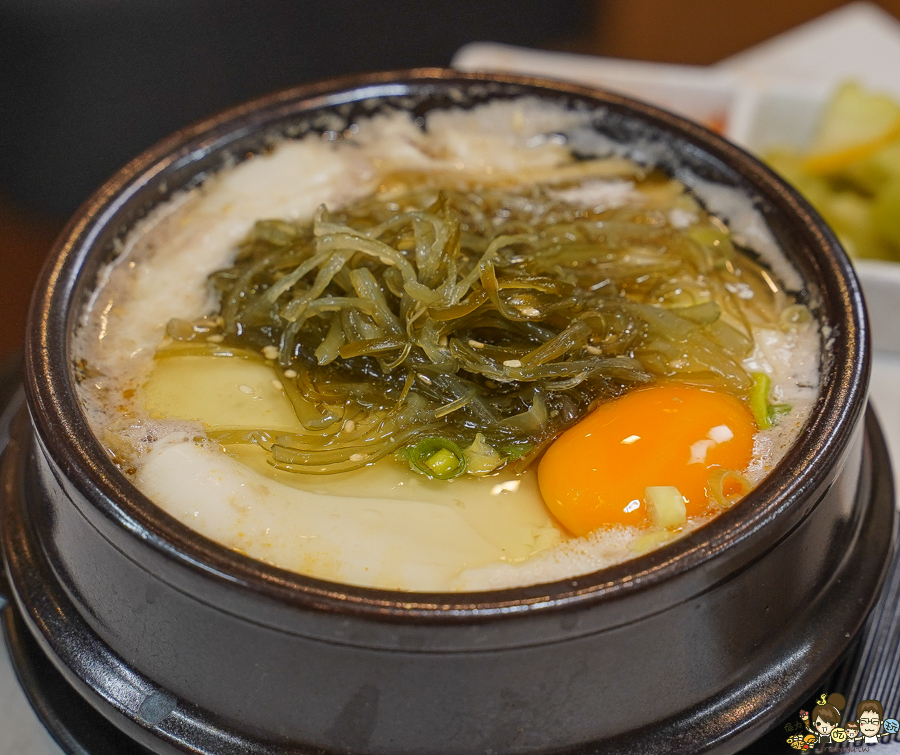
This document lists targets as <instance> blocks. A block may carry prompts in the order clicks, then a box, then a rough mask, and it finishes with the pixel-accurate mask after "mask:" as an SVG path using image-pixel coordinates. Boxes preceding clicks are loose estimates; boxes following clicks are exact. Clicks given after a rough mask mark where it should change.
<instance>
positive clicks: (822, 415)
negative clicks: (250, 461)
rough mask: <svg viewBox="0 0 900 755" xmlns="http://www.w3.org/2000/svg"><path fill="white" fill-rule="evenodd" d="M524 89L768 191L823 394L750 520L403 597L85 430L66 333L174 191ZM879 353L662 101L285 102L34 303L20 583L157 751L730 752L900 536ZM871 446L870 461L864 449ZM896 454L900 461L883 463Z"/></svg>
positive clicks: (824, 251) (422, 87)
mask: <svg viewBox="0 0 900 755" xmlns="http://www.w3.org/2000/svg"><path fill="white" fill-rule="evenodd" d="M520 95H529V96H532V97H539V98H542V99H545V100H547V101H549V102H554V103H561V104H564V105H566V106H568V107H577V108H584V109H587V110H588V111H590V112H592V113H593V114H594V119H595V127H596V129H597V131H599V132H600V133H602V134H605V135H606V136H608V137H610V138H612V139H613V140H615V141H617V142H621V143H625V144H637V143H638V142H640V143H641V145H643V146H642V149H643V150H644V154H646V153H647V149H648V145H655V146H652V149H651V150H650V151H652V153H653V154H654V155H655V158H654V159H655V162H656V163H657V164H658V165H659V167H661V168H662V169H663V170H666V171H669V172H675V171H676V170H680V169H689V170H691V171H693V172H694V173H695V174H696V175H698V176H700V177H702V178H705V179H707V180H710V181H715V182H718V183H721V184H724V185H727V186H733V187H736V188H738V189H740V190H741V191H743V192H745V193H746V194H747V195H749V196H751V197H752V198H753V201H754V202H755V204H756V206H757V208H758V209H759V211H760V212H761V213H762V215H763V216H764V217H765V219H766V220H767V222H768V223H769V225H770V227H771V229H772V232H773V234H774V235H775V237H776V239H777V240H778V241H779V242H780V244H781V246H782V247H783V248H784V249H785V250H786V253H787V255H788V256H789V258H790V260H791V261H792V262H793V264H794V265H795V267H796V268H797V269H798V270H799V271H800V273H801V275H802V276H803V278H804V280H805V282H806V283H805V287H804V289H803V290H802V291H800V292H799V296H800V298H801V300H803V301H806V302H808V303H809V304H810V305H811V307H812V308H813V311H814V313H815V315H816V317H817V318H818V320H819V323H820V325H821V326H822V328H823V332H825V333H827V334H828V339H827V343H826V339H825V338H824V337H823V339H822V340H823V344H822V349H823V354H824V355H825V357H824V360H823V369H822V385H821V391H820V395H819V398H818V403H817V404H816V406H815V410H814V412H813V415H812V417H811V419H810V420H809V422H808V424H807V426H806V428H805V430H804V432H803V434H802V437H801V438H800V439H799V440H798V442H797V443H796V445H795V446H794V447H793V449H792V450H791V451H790V452H789V453H788V455H787V456H786V458H785V459H784V460H783V461H782V462H781V464H780V465H779V466H778V468H777V469H776V470H775V471H774V472H773V473H772V474H771V475H770V476H769V477H768V478H767V479H766V480H765V481H764V482H763V483H762V484H761V485H760V486H759V487H758V488H757V489H756V490H755V491H754V492H753V493H752V494H750V495H749V496H748V497H747V498H746V499H745V500H744V501H743V502H742V503H741V504H740V505H739V506H736V507H734V508H733V509H731V510H729V511H727V512H725V513H723V514H722V515H721V516H720V517H719V518H718V519H716V520H715V521H713V522H712V523H711V524H709V525H707V526H706V527H704V528H702V529H700V530H698V531H696V532H694V533H692V534H690V535H688V536H687V537H685V538H683V539H681V540H678V541H676V542H674V543H672V544H670V545H667V546H666V547H664V548H662V549H660V550H658V551H656V552H654V553H651V554H649V555H645V556H642V557H641V558H638V559H635V560H633V561H630V562H628V563H625V564H621V565H619V566H615V567H612V568H609V569H604V570H602V571H599V572H596V573H594V574H588V575H585V576H581V577H578V578H574V579H567V580H563V581H560V582H554V583H551V584H541V585H534V586H531V587H523V588H516V589H509V590H500V591H496V592H479V593H467V594H465V593H456V594H424V593H398V592H390V591H383V590H375V589H368V588H361V587H352V586H346V585H340V584H335V583H330V582H325V581H322V580H317V579H312V578H310V577H305V576H301V575H297V574H292V573H288V572H286V571H282V570H279V569H277V568H274V567H271V566H268V565H266V564H263V563H260V562H257V561H254V560H251V559H249V558H247V557H245V556H242V555H241V554H239V553H236V552H234V551H231V550H228V549H226V548H224V547H222V546H219V545H217V544H216V543H213V542H211V541H209V540H207V539H205V538H204V537H202V536H200V535H198V534H196V533H194V532H193V531H191V530H190V529H188V528H187V527H185V526H184V525H182V524H181V523H179V522H178V521H176V520H175V519H173V518H172V517H170V516H168V515H167V514H165V513H164V512H163V511H161V510H160V509H158V508H156V507H155V506H154V505H153V504H152V503H151V502H150V501H149V500H148V499H147V498H146V497H145V496H144V495H142V494H141V493H140V492H139V491H138V490H137V489H135V487H134V486H133V485H132V484H131V483H130V482H129V481H128V480H127V479H126V478H125V477H124V476H123V475H122V474H120V473H119V472H118V470H117V469H116V468H115V466H114V465H113V464H112V463H111V461H110V460H109V459H108V458H107V456H106V455H105V453H104V452H103V450H102V448H101V446H100V444H99V443H98V442H97V441H96V439H95V438H94V437H93V435H92V434H91V431H90V430H89V428H88V425H87V423H86V421H85V418H84V416H83V415H82V413H81V409H80V406H79V402H78V400H77V397H76V394H75V390H74V387H73V383H74V377H73V364H72V343H71V341H72V333H73V327H74V326H75V323H76V320H77V318H78V316H79V312H80V311H81V309H82V307H83V305H84V303H85V301H86V299H87V297H88V296H89V294H90V292H91V289H92V287H93V286H94V283H95V279H96V276H97V273H98V269H99V268H100V266H101V265H102V264H103V263H104V262H106V261H107V260H109V259H110V258H111V256H112V255H114V254H115V249H116V244H117V241H118V240H120V239H121V238H122V236H123V235H124V234H127V233H128V232H129V230H130V229H131V228H133V227H134V225H135V224H136V223H137V222H138V221H139V220H140V219H141V218H142V217H144V216H145V215H146V214H147V213H148V212H149V211H150V210H152V209H153V208H154V207H155V206H157V205H158V204H160V203H161V202H164V201H165V200H166V199H167V198H169V197H170V196H171V195H172V194H173V193H174V192H178V191H180V190H182V189H183V188H185V187H188V186H192V185H195V184H197V183H198V182H199V181H200V180H202V178H203V177H204V176H208V175H210V174H212V173H215V172H216V171H217V170H219V169H220V168H222V167H223V166H226V165H227V164H228V163H229V161H231V160H233V159H234V158H235V157H237V158H242V157H243V156H244V155H246V154H248V153H253V152H259V151H262V150H265V149H266V148H267V146H268V145H271V143H272V142H273V141H275V140H277V139H280V138H284V137H298V136H303V135H305V134H308V133H311V132H312V133H314V132H317V131H318V132H321V133H323V137H324V138H329V137H331V136H333V134H327V133H325V132H326V131H327V130H328V129H332V128H334V122H335V120H336V119H337V120H338V121H339V122H340V123H345V124H348V125H349V124H350V123H352V122H353V121H354V120H356V119H359V118H364V117H366V116H368V115H370V114H372V113H375V112H379V111H382V110H384V109H386V108H403V109H408V110H411V111H413V112H414V113H416V114H424V113H427V112H429V111H431V110H434V109H438V108H446V107H470V106H472V105H476V104H478V103H482V102H485V101H488V100H492V99H503V98H510V97H517V96H520ZM869 362H870V347H869V333H868V328H867V324H866V317H865V309H864V305H863V300H862V296H861V294H860V290H859V285H858V283H857V280H856V277H855V276H854V274H853V270H852V268H851V266H850V264H849V262H848V260H847V258H846V256H845V255H844V253H843V251H842V250H841V248H840V246H839V245H838V243H837V241H836V239H835V237H834V235H833V234H832V233H831V231H830V230H829V229H828V228H827V227H826V226H825V225H824V224H823V222H822V220H821V219H820V218H819V217H818V216H817V215H816V214H815V212H813V211H812V210H811V209H810V207H809V206H808V205H807V204H806V203H805V202H804V201H803V200H802V199H800V197H799V196H798V195H797V194H796V193H795V192H794V191H793V190H792V189H790V188H789V187H788V186H786V185H785V184H784V183H783V182H782V181H781V180H780V179H778V178H777V177H776V176H775V175H774V174H772V172H771V171H769V170H768V169H767V168H765V167H764V166H763V165H761V164H760V163H759V162H758V161H756V160H755V159H753V158H752V157H750V156H749V155H747V154H746V153H744V152H743V151H741V150H740V149H738V148H737V147H735V146H733V145H731V144H729V143H728V142H726V141H725V140H723V139H721V138H719V137H718V136H716V135H714V134H712V133H711V132H709V131H707V130H706V129H704V128H702V127H700V126H698V125H695V124H693V123H690V122H687V121H685V120H682V119H680V118H677V117H676V116H673V115H671V114H669V113H665V112H663V111H660V110H657V109H655V108H652V107H650V106H647V105H644V104H641V103H638V102H635V101H633V100H630V99H627V98H624V97H620V96H618V95H614V94H609V93H604V92H599V91H595V90H591V89H586V88H583V87H578V86H574V85H568V84H561V83H552V82H545V81H537V80H533V79H525V78H514V77H508V76H485V75H478V74H461V73H457V72H453V71H443V70H424V71H413V72H406V73H393V74H377V75H371V76H364V77H359V78H355V79H344V80H339V81H330V82H325V83H322V84H315V85H311V86H306V87H301V88H298V89H294V90H289V91H286V92H280V93H277V94H274V95H272V96H269V97H266V98H264V99H261V100H258V101H255V102H252V103H250V104H248V105H244V106H241V107H238V108H236V109H234V110H230V111H228V112H226V113H224V114H223V115H221V116H219V117H216V118H213V119H212V120H209V121H207V122H204V123H201V124H199V125H197V126H194V127H192V128H188V129H185V130H184V131H181V132H179V133H177V134H175V135H174V136H173V137H172V138H170V139H168V140H167V141H164V142H162V143H161V144H159V145H157V146H156V147H154V148H153V149H151V150H149V151H148V152H146V153H145V154H143V155H142V156H140V157H139V158H137V159H136V160H135V161H133V162H132V163H131V164H129V165H128V166H126V167H125V168H124V169H123V170H122V171H120V172H119V173H118V174H117V175H115V176H114V177H113V178H112V179H111V180H110V181H109V182H108V183H107V184H106V185H105V186H103V187H102V188H101V189H100V190H99V191H98V192H97V194H95V195H94V197H93V198H92V199H91V200H90V201H89V202H88V203H87V204H86V205H85V206H84V207H83V208H82V209H81V211H80V212H79V213H78V214H77V216H76V217H75V218H74V219H73V220H72V222H71V223H70V224H69V226H68V228H67V230H66V231H65V232H64V234H63V236H62V237H61V239H60V241H59V242H58V244H57V246H56V250H55V253H54V255H53V258H52V259H51V261H50V262H49V263H48V266H47V267H46V269H45V271H44V274H43V277H42V280H41V282H40V284H39V287H38V290H37V293H36V295H35V298H34V302H33V307H32V311H31V320H30V327H29V332H28V341H27V348H26V386H25V387H26V395H27V407H28V412H29V414H30V419H31V423H30V425H29V424H28V423H27V422H26V421H25V420H24V419H23V420H21V421H20V422H19V428H18V431H17V432H14V434H13V436H14V437H13V440H12V441H11V443H10V446H9V448H8V449H7V452H6V454H5V462H4V477H3V480H4V483H3V488H2V490H3V512H2V515H3V518H2V531H3V537H2V545H3V553H4V557H5V559H6V567H7V570H8V574H9V578H10V583H11V586H12V592H13V594H14V597H15V599H16V601H17V603H18V605H19V608H20V610H21V611H22V614H23V615H24V617H25V621H26V623H27V625H28V627H29V629H30V631H31V632H32V633H33V635H34V636H35V638H36V639H37V640H38V642H39V644H40V645H41V647H42V648H43V650H44V651H45V652H46V653H47V655H48V656H49V657H50V658H51V660H52V661H53V663H54V664H55V665H56V666H57V667H58V668H59V669H60V670H61V671H62V673H63V675H64V676H65V678H66V679H67V680H68V682H69V683H70V684H71V685H72V686H73V687H74V688H76V689H77V690H78V691H79V692H80V693H81V694H82V695H84V697H85V698H86V699H87V700H88V701H89V702H90V703H91V704H92V705H93V706H94V707H95V708H97V709H98V710H99V711H100V712H102V713H103V714H104V715H105V716H106V717H107V718H109V719H110V720H111V721H112V722H113V723H114V724H115V725H116V726H118V727H119V728H120V729H122V730H123V731H124V732H125V733H126V734H127V735H128V736H130V737H131V738H132V739H133V740H135V741H136V742H139V743H140V744H141V745H142V746H144V747H146V748H147V749H149V750H150V751H152V752H157V753H179V752H191V753H218V754H222V753H288V752H290V753H314V752H315V753H318V752H335V753H337V752H342V753H343V752H346V753H377V754H379V755H388V754H390V755H394V754H399V753H404V754H408V753H420V754H421V755H439V754H444V753H446V754H450V753H453V754H460V755H462V754H465V755H470V754H471V753H537V752H571V753H601V752H604V753H605V752H616V753H638V752H649V751H653V752H668V751H671V752H678V751H693V752H702V751H712V750H715V751H721V752H732V751H734V750H736V749H738V748H739V747H740V746H742V745H744V744H747V743H748V742H750V741H751V740H752V739H753V738H754V737H755V736H757V735H759V734H760V733H761V731H762V730H763V729H764V728H765V727H767V726H770V725H772V724H773V723H775V722H776V721H777V720H778V718H779V717H780V716H781V715H783V714H784V713H786V712H787V710H788V709H789V707H790V706H791V705H793V704H794V702H795V701H796V700H798V699H800V698H802V697H803V696H804V695H805V694H807V693H808V692H809V691H810V690H811V689H812V688H813V687H814V686H815V684H816V683H817V681H818V680H819V679H821V678H822V677H823V676H824V675H825V674H826V673H827V671H828V670H829V668H830V667H831V666H832V665H833V664H834V663H835V662H836V661H837V660H838V659H839V658H840V656H841V654H842V653H843V652H844V651H845V650H846V648H847V647H848V645H849V644H850V642H851V641H852V638H853V637H854V636H855V634H856V633H857V631H858V630H859V628H860V626H861V624H862V622H863V620H864V619H865V616H866V614H867V612H868V610H869V607H870V606H871V604H872V602H873V600H874V598H875V596H876V594H877V591H878V588H879V586H880V583H881V580H882V578H883V570H884V564H885V563H886V562H887V557H888V554H889V551H890V549H891V547H892V542H891V539H892V534H891V533H892V522H893V515H894V513H893V507H892V501H891V481H890V471H889V469H888V468H887V466H886V463H885V461H884V457H883V454H881V451H879V449H881V446H880V445H879V443H880V439H879V436H878V433H877V428H876V426H875V425H874V424H873V423H869V425H868V429H867V426H866V424H865V423H864V422H863V418H864V408H865V403H866V389H867V382H868V375H869ZM873 449H874V452H873ZM881 450H882V451H883V449H881Z"/></svg>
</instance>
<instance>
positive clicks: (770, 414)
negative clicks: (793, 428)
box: [750, 372, 792, 430]
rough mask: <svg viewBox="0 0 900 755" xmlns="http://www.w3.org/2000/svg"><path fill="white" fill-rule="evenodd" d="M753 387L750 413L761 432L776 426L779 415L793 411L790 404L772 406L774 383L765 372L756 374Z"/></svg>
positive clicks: (754, 374) (751, 389)
mask: <svg viewBox="0 0 900 755" xmlns="http://www.w3.org/2000/svg"><path fill="white" fill-rule="evenodd" d="M752 377H753V386H752V387H751V388H750V411H752V412H753V418H754V419H755V420H756V424H757V426H758V427H759V429H760V430H768V429H769V428H770V427H773V426H774V425H775V420H776V418H777V417H778V415H779V414H787V413H788V412H790V411H791V408H792V407H791V405H790V404H772V403H771V402H770V401H769V390H770V388H771V386H772V381H771V380H770V379H769V376H768V375H766V373H764V372H754V373H753V375H752Z"/></svg>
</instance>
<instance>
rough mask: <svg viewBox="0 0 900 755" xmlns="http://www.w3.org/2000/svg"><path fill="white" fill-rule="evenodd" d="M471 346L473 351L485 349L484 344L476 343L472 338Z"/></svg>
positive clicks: (470, 340)
mask: <svg viewBox="0 0 900 755" xmlns="http://www.w3.org/2000/svg"><path fill="white" fill-rule="evenodd" d="M469 346H471V347H472V348H473V349H483V348H484V344H483V343H482V342H481V341H476V340H474V339H472V338H470V339H469Z"/></svg>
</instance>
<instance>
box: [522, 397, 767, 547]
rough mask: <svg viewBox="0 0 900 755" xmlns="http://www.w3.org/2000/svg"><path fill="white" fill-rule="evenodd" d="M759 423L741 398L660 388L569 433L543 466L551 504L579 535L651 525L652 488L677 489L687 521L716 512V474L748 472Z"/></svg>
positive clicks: (616, 404)
mask: <svg viewBox="0 0 900 755" xmlns="http://www.w3.org/2000/svg"><path fill="white" fill-rule="evenodd" d="M756 429H757V428H756V423H755V422H754V420H753V415H752V413H751V412H750V410H749V409H748V408H747V407H746V406H745V405H744V404H743V403H742V402H741V401H740V400H739V399H737V398H735V397H734V396H731V395H728V394H726V393H722V392H719V391H714V390H711V389H706V388H697V387H694V386H687V385H678V384H665V383H664V384H660V385H655V386H652V387H649V388H642V389H638V390H635V391H632V392H631V393H628V394H626V395H624V396H622V397H620V398H617V399H615V400H613V401H610V402H609V403H607V404H603V405H601V406H600V407H599V408H597V409H596V410H594V411H593V412H592V413H591V414H589V415H588V416H587V417H585V418H584V419H583V420H582V421H581V422H579V423H578V424H577V425H575V426H574V427H572V428H570V429H569V430H567V431H566V432H565V433H563V434H562V435H561V436H560V437H559V438H558V439H557V440H556V441H555V442H554V443H553V444H552V445H551V446H550V448H548V449H547V451H546V453H545V454H544V457H543V459H541V463H540V466H539V467H538V482H539V484H540V488H541V494H542V495H543V497H544V501H545V502H546V504H547V506H548V507H549V508H550V511H551V512H553V514H554V516H556V518H557V519H558V520H559V521H560V522H561V523H562V524H563V525H564V526H565V527H566V528H567V529H568V530H570V531H571V532H572V533H574V534H576V535H584V534H586V533H588V532H591V531H592V530H595V529H597V528H598V527H603V526H608V525H620V524H624V525H633V526H643V525H645V524H647V523H648V522H649V518H648V512H647V502H646V500H645V499H644V489H645V488H647V487H649V486H656V485H672V486H675V487H676V488H678V491H679V492H680V493H681V495H682V497H683V498H684V499H685V508H686V510H687V516H688V517H691V516H697V515H700V514H703V513H704V512H705V511H706V510H707V507H708V506H709V501H710V493H709V475H710V472H711V471H712V470H713V469H714V468H716V467H721V468H725V469H730V470H734V471H737V472H740V471H743V470H744V469H745V468H746V467H747V465H748V464H749V462H750V459H751V456H752V453H753V434H754V432H756Z"/></svg>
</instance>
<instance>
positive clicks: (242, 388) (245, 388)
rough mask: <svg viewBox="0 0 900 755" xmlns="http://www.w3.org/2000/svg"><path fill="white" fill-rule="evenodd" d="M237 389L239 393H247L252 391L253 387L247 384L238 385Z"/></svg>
mask: <svg viewBox="0 0 900 755" xmlns="http://www.w3.org/2000/svg"><path fill="white" fill-rule="evenodd" d="M238 390H239V391H240V392H241V393H247V394H250V393H253V389H252V388H251V387H250V386H249V385H239V386H238Z"/></svg>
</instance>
